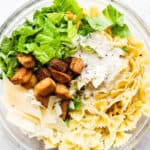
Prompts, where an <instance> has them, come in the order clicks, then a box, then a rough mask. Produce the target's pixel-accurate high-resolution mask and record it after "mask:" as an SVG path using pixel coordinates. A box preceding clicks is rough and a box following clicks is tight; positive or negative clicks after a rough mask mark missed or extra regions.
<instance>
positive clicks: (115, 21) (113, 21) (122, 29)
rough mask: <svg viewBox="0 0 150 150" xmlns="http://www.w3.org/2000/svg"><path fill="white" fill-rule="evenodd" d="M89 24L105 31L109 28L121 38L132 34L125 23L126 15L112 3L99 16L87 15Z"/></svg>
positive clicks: (93, 27)
mask: <svg viewBox="0 0 150 150" xmlns="http://www.w3.org/2000/svg"><path fill="white" fill-rule="evenodd" d="M86 20H87V21H88V23H89V25H90V26H91V28H92V29H94V30H96V31H103V30H105V29H107V28H110V29H111V30H112V34H113V35H115V36H119V37H121V38H123V37H127V36H129V35H130V30H129V28H128V26H127V25H126V24H125V23H124V16H123V14H122V13H120V12H119V11H118V10H117V9H116V8H114V7H113V6H112V5H108V6H107V7H106V8H105V9H104V10H103V11H102V14H101V15H100V16H98V17H86Z"/></svg>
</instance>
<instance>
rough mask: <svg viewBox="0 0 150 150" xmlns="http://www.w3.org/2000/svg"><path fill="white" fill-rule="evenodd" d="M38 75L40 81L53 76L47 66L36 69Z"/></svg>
mask: <svg viewBox="0 0 150 150" xmlns="http://www.w3.org/2000/svg"><path fill="white" fill-rule="evenodd" d="M35 74H36V77H37V79H38V81H41V80H43V79H45V78H47V77H51V74H50V72H49V70H48V69H47V68H45V67H40V68H39V69H38V70H37V71H36V73H35Z"/></svg>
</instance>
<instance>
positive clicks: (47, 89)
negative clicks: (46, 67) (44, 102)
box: [34, 77, 56, 96]
mask: <svg viewBox="0 0 150 150" xmlns="http://www.w3.org/2000/svg"><path fill="white" fill-rule="evenodd" d="M55 89H56V84H55V82H54V81H53V80H52V79H51V78H49V77H48V78H45V79H43V80H42V81H40V82H39V83H38V84H36V85H35V87H34V93H35V95H41V96H48V95H50V94H51V93H53V92H54V91H55Z"/></svg>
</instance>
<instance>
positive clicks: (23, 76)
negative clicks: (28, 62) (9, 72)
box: [11, 67, 32, 84]
mask: <svg viewBox="0 0 150 150" xmlns="http://www.w3.org/2000/svg"><path fill="white" fill-rule="evenodd" d="M31 77H32V71H31V70H27V69H26V68H24V67H22V68H20V69H18V70H17V71H16V73H15V74H14V75H13V77H12V78H11V81H12V83H13V84H25V83H27V82H28V81H29V80H30V79H31Z"/></svg>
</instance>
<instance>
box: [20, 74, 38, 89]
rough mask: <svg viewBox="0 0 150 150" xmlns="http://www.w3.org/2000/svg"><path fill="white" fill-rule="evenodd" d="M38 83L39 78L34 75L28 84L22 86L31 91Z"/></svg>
mask: <svg viewBox="0 0 150 150" xmlns="http://www.w3.org/2000/svg"><path fill="white" fill-rule="evenodd" d="M36 83H37V78H36V76H35V75H32V77H31V79H30V80H29V81H28V82H27V83H25V84H22V86H24V87H25V88H27V89H31V88H34V86H35V85H36Z"/></svg>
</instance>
